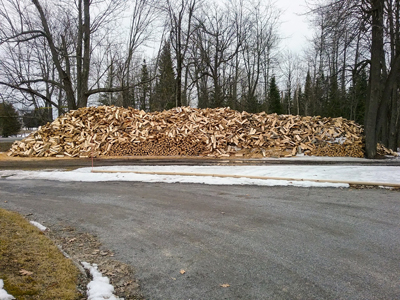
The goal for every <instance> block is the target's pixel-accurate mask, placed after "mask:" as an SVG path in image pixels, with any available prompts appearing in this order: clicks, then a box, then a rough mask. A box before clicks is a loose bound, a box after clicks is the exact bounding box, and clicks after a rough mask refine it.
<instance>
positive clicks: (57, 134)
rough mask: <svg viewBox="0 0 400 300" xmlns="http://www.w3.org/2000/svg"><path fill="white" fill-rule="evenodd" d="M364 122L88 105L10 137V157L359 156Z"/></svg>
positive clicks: (182, 109) (243, 113)
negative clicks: (18, 136)
mask: <svg viewBox="0 0 400 300" xmlns="http://www.w3.org/2000/svg"><path fill="white" fill-rule="evenodd" d="M362 143H363V142H362V127H361V126H360V125H358V124H356V123H355V122H353V121H349V120H346V119H343V118H321V117H301V116H292V115H276V114H266V113H259V114H250V113H247V112H238V111H235V110H231V109H229V108H217V109H195V108H190V107H178V108H174V109H171V110H168V111H163V112H153V113H146V112H144V111H140V110H136V109H132V108H129V109H126V108H120V107H114V106H101V107H86V108H81V109H78V110H76V111H71V112H69V113H67V114H65V115H62V116H60V117H59V118H57V119H56V120H55V121H54V122H52V123H48V124H46V125H45V126H42V127H40V128H39V129H38V130H37V131H35V132H34V133H32V134H31V135H30V136H28V137H27V138H25V139H24V140H22V141H18V142H15V143H14V144H13V146H12V147H11V149H10V151H9V153H8V155H10V156H39V157H50V156H56V157H65V156H70V157H90V156H120V155H129V156H130V155H140V156H147V155H151V156H211V157H229V156H240V155H241V154H240V153H252V151H256V152H257V151H258V152H259V153H262V154H263V156H269V155H270V154H269V153H274V156H276V155H277V153H278V156H294V155H296V154H298V153H305V154H307V155H323V156H352V157H363V156H364V152H363V144H362Z"/></svg>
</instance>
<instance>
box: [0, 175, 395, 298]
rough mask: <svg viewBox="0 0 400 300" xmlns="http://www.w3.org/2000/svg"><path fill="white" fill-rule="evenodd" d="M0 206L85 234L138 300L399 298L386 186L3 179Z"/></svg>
mask: <svg viewBox="0 0 400 300" xmlns="http://www.w3.org/2000/svg"><path fill="white" fill-rule="evenodd" d="M0 199H1V201H0V206H1V207H3V208H6V209H10V210H15V211H19V212H20V213H23V214H27V213H32V214H33V215H32V218H33V219H35V220H36V221H38V222H42V223H43V224H46V225H47V226H50V227H51V224H56V223H67V224H69V225H71V226H74V227H76V228H78V229H79V230H84V231H89V232H91V233H93V234H96V235H97V236H98V237H99V239H100V241H101V242H102V243H103V244H104V246H105V247H107V248H109V249H111V250H113V251H115V256H116V259H118V260H120V261H123V262H125V263H128V264H131V265H133V266H134V267H135V268H136V272H137V274H136V275H137V278H138V279H139V280H140V283H141V287H142V292H143V293H144V295H145V296H146V297H147V298H148V299H172V300H178V299H182V300H183V299H363V300H365V299H400V218H399V213H400V193H399V192H396V191H388V190H351V189H343V190H341V189H326V188H325V189H317V188H294V187H256V186H233V187H226V186H207V185H198V184H150V183H133V182H108V183H104V182H101V183H79V182H73V183H68V182H57V181H38V180H24V181H18V180H11V179H4V178H3V179H0ZM5 201H7V203H5ZM181 269H183V270H185V271H186V273H185V274H183V275H182V274H180V270H181ZM222 284H229V287H222V286H221V285H222Z"/></svg>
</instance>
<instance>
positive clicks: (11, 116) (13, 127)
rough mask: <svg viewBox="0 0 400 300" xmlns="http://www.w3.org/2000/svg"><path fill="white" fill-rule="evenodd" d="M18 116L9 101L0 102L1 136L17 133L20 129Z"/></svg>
mask: <svg viewBox="0 0 400 300" xmlns="http://www.w3.org/2000/svg"><path fill="white" fill-rule="evenodd" d="M18 117H19V116H18V113H17V111H16V110H15V108H14V106H13V105H12V104H11V103H7V102H3V103H0V134H1V135H2V136H3V137H9V136H10V135H16V134H18V132H19V130H20V129H21V123H20V122H19V120H18Z"/></svg>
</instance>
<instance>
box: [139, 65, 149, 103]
mask: <svg viewBox="0 0 400 300" xmlns="http://www.w3.org/2000/svg"><path fill="white" fill-rule="evenodd" d="M139 89H140V92H139V103H140V109H142V110H146V107H147V103H148V100H149V97H150V77H149V71H148V69H147V64H146V60H145V59H144V60H143V65H142V70H141V76H140V84H139Z"/></svg>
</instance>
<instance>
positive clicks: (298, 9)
mask: <svg viewBox="0 0 400 300" xmlns="http://www.w3.org/2000/svg"><path fill="white" fill-rule="evenodd" d="M276 6H277V7H279V8H280V9H282V10H283V14H282V16H281V19H280V20H281V22H282V25H281V33H282V35H284V36H285V37H287V38H286V39H285V40H283V41H282V42H281V47H282V49H289V50H292V51H293V52H297V53H300V52H301V50H302V49H303V48H305V47H306V46H307V37H311V36H312V31H311V29H310V28H309V25H308V22H307V18H306V16H304V15H301V14H304V12H306V11H307V7H306V3H305V0H278V1H276Z"/></svg>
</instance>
